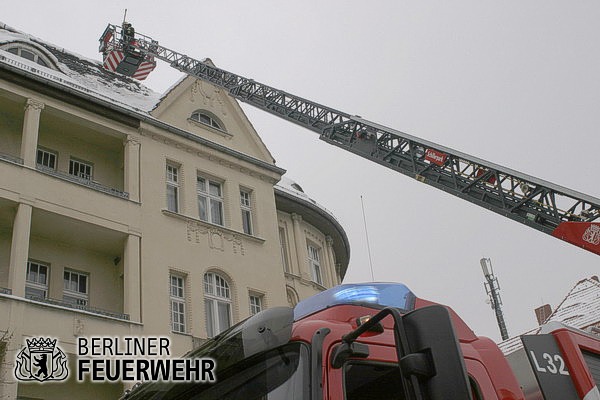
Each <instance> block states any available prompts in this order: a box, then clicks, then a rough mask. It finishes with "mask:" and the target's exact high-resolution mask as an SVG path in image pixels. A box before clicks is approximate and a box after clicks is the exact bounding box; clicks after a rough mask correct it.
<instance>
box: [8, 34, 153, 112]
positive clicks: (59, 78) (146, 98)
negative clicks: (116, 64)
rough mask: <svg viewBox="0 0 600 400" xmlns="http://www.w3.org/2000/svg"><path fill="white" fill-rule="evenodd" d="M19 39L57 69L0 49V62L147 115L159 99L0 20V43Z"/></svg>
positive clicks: (97, 63)
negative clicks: (45, 57) (41, 53)
mask: <svg viewBox="0 0 600 400" xmlns="http://www.w3.org/2000/svg"><path fill="white" fill-rule="evenodd" d="M11 42H20V43H25V44H28V45H30V46H33V47H35V48H37V49H38V50H39V51H41V52H43V53H44V55H45V56H47V57H49V58H50V59H51V60H52V61H53V62H54V63H55V64H56V66H57V67H58V69H59V70H58V71H57V70H54V69H52V68H46V67H43V66H41V65H39V64H37V63H34V62H32V61H29V60H27V59H25V58H22V57H18V56H16V55H14V54H11V53H8V52H6V51H3V50H0V64H6V65H10V66H13V67H17V68H19V69H23V70H25V71H27V72H29V73H32V74H35V75H38V76H40V77H42V78H44V79H49V80H52V81H54V82H56V83H59V84H62V85H65V86H68V87H69V88H71V89H74V90H77V91H79V92H82V93H85V94H87V95H92V96H94V97H97V98H99V99H103V100H106V101H110V102H112V103H115V104H118V105H119V106H120V107H123V108H125V109H128V110H131V111H135V112H142V113H145V114H147V113H148V112H149V111H150V110H152V109H153V108H154V107H155V105H156V104H157V103H158V101H159V100H160V98H161V95H160V94H159V93H156V92H154V91H153V90H152V89H150V88H148V87H146V86H144V85H142V84H141V83H139V82H138V81H136V80H134V79H132V78H128V77H125V76H122V75H119V74H116V73H113V72H110V71H107V70H106V69H104V68H103V66H102V63H101V62H100V61H98V60H92V59H88V58H85V57H83V56H81V55H78V54H75V53H73V52H70V51H66V50H65V49H63V48H61V47H58V46H55V45H53V44H51V43H48V42H46V41H43V40H41V39H38V38H36V37H34V36H31V35H29V34H26V33H23V32H20V31H18V30H16V29H14V28H11V27H9V26H7V25H6V24H4V23H2V22H0V45H2V44H6V43H11Z"/></svg>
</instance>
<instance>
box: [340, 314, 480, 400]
mask: <svg viewBox="0 0 600 400" xmlns="http://www.w3.org/2000/svg"><path fill="white" fill-rule="evenodd" d="M388 315H391V316H392V317H393V318H394V338H395V342H396V353H397V358H398V360H399V363H398V364H399V370H400V376H401V377H402V381H403V382H402V387H403V388H404V392H405V395H406V397H407V398H409V399H412V398H417V399H428V400H447V399H452V400H471V389H470V386H469V380H468V377H467V370H466V368H465V363H464V360H463V356H462V352H461V350H460V345H459V343H458V340H457V338H456V335H455V333H454V327H453V325H452V320H451V318H450V313H449V312H448V310H447V309H446V308H445V307H443V306H440V305H432V306H429V307H424V308H420V309H418V310H415V311H411V312H410V313H408V314H405V315H402V314H401V313H400V310H399V309H397V308H392V307H388V308H384V309H383V310H381V311H380V312H379V313H377V314H376V315H375V316H373V317H372V318H371V319H369V320H368V321H367V322H365V323H364V324H363V325H361V326H359V327H358V328H357V329H355V330H354V331H352V332H350V333H348V334H347V335H344V336H343V337H342V343H341V344H340V346H339V348H338V349H337V350H338V351H336V352H335V353H334V354H333V357H332V360H331V362H332V364H333V366H334V368H336V367H337V368H339V367H341V364H343V362H344V361H345V359H347V358H348V357H349V356H358V357H361V356H362V357H365V356H367V355H368V348H366V349H363V348H362V347H360V346H358V347H357V346H352V345H353V344H355V343H354V341H355V340H356V339H357V338H358V337H359V336H360V335H362V334H363V333H364V332H366V331H367V330H369V329H370V328H372V327H373V326H374V325H375V324H378V323H379V321H381V320H382V319H383V318H385V317H386V316H388ZM355 351H356V353H357V354H353V352H355Z"/></svg>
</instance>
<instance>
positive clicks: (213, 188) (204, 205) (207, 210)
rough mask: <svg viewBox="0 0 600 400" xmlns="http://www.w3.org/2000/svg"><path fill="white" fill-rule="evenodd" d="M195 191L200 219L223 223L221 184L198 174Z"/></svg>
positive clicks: (218, 223)
mask: <svg viewBox="0 0 600 400" xmlns="http://www.w3.org/2000/svg"><path fill="white" fill-rule="evenodd" d="M196 191H197V194H198V213H199V215H200V219H201V220H202V221H207V222H211V223H213V224H217V225H223V185H222V184H221V183H219V182H217V181H215V180H211V179H208V178H205V177H202V176H198V178H197V189H196Z"/></svg>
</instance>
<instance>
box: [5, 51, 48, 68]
mask: <svg viewBox="0 0 600 400" xmlns="http://www.w3.org/2000/svg"><path fill="white" fill-rule="evenodd" d="M6 51H8V52H9V53H12V54H14V55H17V56H19V57H23V58H25V59H27V60H30V61H33V62H35V63H37V64H39V65H41V66H44V67H48V68H52V69H54V67H52V66H51V63H50V62H49V61H48V60H47V59H46V58H45V57H44V56H42V55H41V54H40V53H38V52H37V51H34V50H33V49H29V48H25V47H21V46H12V47H8V48H6Z"/></svg>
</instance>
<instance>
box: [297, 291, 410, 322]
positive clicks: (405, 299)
mask: <svg viewBox="0 0 600 400" xmlns="http://www.w3.org/2000/svg"><path fill="white" fill-rule="evenodd" d="M340 304H354V305H362V306H367V307H374V308H384V307H395V308H398V309H400V310H401V311H404V312H408V311H412V310H413V309H414V306H415V295H414V293H413V292H411V291H410V289H409V288H407V287H406V286H405V285H403V284H401V283H352V284H346V285H339V286H336V287H334V288H331V289H328V290H326V291H324V292H321V293H319V294H317V295H314V296H312V297H309V298H308V299H306V300H302V301H301V302H299V303H298V304H297V305H296V307H295V308H294V321H298V320H299V319H301V318H303V317H306V316H307V315H310V314H314V313H316V312H317V311H321V310H324V309H326V308H329V307H333V306H336V305H340Z"/></svg>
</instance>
